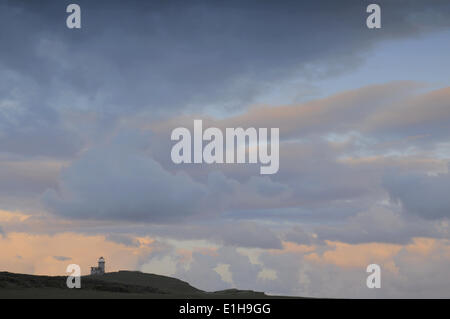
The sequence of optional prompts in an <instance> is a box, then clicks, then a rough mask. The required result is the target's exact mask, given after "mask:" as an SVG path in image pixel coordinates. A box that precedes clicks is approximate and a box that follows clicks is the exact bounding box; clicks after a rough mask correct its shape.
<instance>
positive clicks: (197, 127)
mask: <svg viewBox="0 0 450 319" xmlns="http://www.w3.org/2000/svg"><path fill="white" fill-rule="evenodd" d="M171 139H172V141H178V143H176V144H175V145H174V146H173V147H172V152H171V157H172V161H173V162H174V163H175V164H181V163H197V164H200V163H206V164H213V163H218V164H223V163H227V164H232V163H247V157H248V163H258V162H259V163H261V164H262V165H261V167H260V173H261V174H275V173H276V172H278V169H279V152H280V151H279V147H280V146H279V129H278V128H271V129H270V142H269V136H268V129H267V128H260V129H258V130H257V129H255V128H253V127H250V128H248V129H246V130H244V129H243V128H226V129H225V145H224V135H223V133H222V131H221V130H220V129H219V128H217V127H210V128H207V129H206V130H205V131H203V122H202V120H194V136H193V144H194V145H193V146H194V148H193V150H192V137H191V132H190V131H189V130H188V129H187V128H185V127H178V128H176V129H174V130H173V131H172V135H171ZM203 142H208V143H207V144H206V145H203V144H204V143H203ZM203 146H204V147H203ZM224 146H225V148H224ZM269 147H270V152H269ZM192 153H193V160H192Z"/></svg>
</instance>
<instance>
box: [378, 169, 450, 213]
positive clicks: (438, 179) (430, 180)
mask: <svg viewBox="0 0 450 319" xmlns="http://www.w3.org/2000/svg"><path fill="white" fill-rule="evenodd" d="M383 186H384V187H385V188H386V190H387V191H388V192H389V195H390V197H391V199H392V200H393V201H395V202H397V203H399V204H401V205H402V208H403V210H404V212H405V213H407V214H413V215H417V216H420V217H422V218H425V219H441V218H449V217H450V197H449V196H448V190H449V189H450V173H441V174H437V175H426V174H395V173H394V172H392V174H389V175H386V176H385V178H384V181H383Z"/></svg>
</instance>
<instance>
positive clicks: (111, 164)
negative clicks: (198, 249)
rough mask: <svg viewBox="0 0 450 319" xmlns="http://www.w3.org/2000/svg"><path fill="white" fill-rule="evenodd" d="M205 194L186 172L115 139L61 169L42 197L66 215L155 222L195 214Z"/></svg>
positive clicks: (49, 205)
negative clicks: (168, 167)
mask: <svg viewBox="0 0 450 319" xmlns="http://www.w3.org/2000/svg"><path fill="white" fill-rule="evenodd" d="M206 193H207V190H206V188H205V187H204V186H203V185H202V184H199V183H197V182H195V181H193V180H192V179H191V178H190V177H189V176H187V175H185V174H181V173H180V174H172V173H170V172H168V171H166V170H164V169H163V168H162V167H161V166H160V165H159V164H158V163H157V162H155V161H154V160H152V159H151V158H148V157H146V156H143V155H142V154H139V152H136V151H135V149H133V146H132V145H129V144H126V145H123V144H120V143H118V144H113V145H111V146H109V147H103V148H96V149H93V150H90V151H88V152H87V153H86V154H84V156H83V157H82V158H81V159H80V160H79V161H76V162H75V163H73V164H72V165H71V166H70V167H69V168H67V169H65V170H63V172H62V177H61V183H60V185H59V188H58V190H57V191H56V190H54V189H50V190H48V191H47V192H46V193H45V194H44V202H45V203H46V204H47V206H48V208H49V209H50V210H51V211H53V212H55V213H56V214H58V215H61V216H64V217H68V218H74V219H99V220H102V219H103V220H111V219H112V220H129V221H138V220H147V221H153V222H160V221H171V220H172V221H173V220H180V219H184V218H186V217H187V216H190V215H193V214H195V213H198V212H199V208H200V207H204V206H203V203H202V200H205V199H206V197H205V195H206Z"/></svg>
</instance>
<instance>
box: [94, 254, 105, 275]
mask: <svg viewBox="0 0 450 319" xmlns="http://www.w3.org/2000/svg"><path fill="white" fill-rule="evenodd" d="M104 273H105V258H103V257H100V258H99V259H98V267H91V275H103V274H104Z"/></svg>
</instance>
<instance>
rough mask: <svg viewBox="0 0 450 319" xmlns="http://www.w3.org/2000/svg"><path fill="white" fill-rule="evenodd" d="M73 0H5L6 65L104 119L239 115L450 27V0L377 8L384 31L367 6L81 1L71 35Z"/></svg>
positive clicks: (55, 101) (58, 102)
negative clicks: (284, 88)
mask: <svg viewBox="0 0 450 319" xmlns="http://www.w3.org/2000/svg"><path fill="white" fill-rule="evenodd" d="M69 3H70V2H68V1H62V2H58V3H55V2H54V1H40V2H39V3H31V2H26V1H14V2H12V1H4V2H3V3H2V10H1V19H0V21H1V30H2V32H1V33H0V36H1V38H2V40H3V42H4V43H5V44H6V47H8V50H2V53H1V54H0V61H1V63H0V64H1V65H3V66H7V67H8V68H9V69H10V70H12V71H14V72H19V73H20V74H23V73H26V74H27V75H28V76H29V77H30V78H31V79H34V81H35V82H36V83H37V84H38V87H39V89H40V90H45V91H51V93H52V98H51V99H50V100H51V102H49V103H50V104H52V105H53V106H57V107H75V108H77V107H78V108H81V109H83V108H86V107H88V108H90V109H95V110H96V111H98V112H99V113H100V114H101V116H103V117H104V118H108V117H109V116H110V115H112V114H123V113H129V112H132V111H133V110H137V109H151V110H153V111H154V112H158V111H162V112H166V111H167V110H169V109H174V108H176V109H178V108H180V107H182V108H190V107H192V105H195V104H199V105H205V104H208V103H214V104H218V103H219V104H220V103H222V104H224V105H229V106H230V105H231V106H234V107H242V106H243V105H244V104H247V103H249V102H251V101H252V100H253V98H254V96H255V95H257V94H258V93H261V92H262V91H264V90H266V89H267V88H270V87H273V86H274V83H277V82H279V81H282V80H284V79H286V78H289V77H291V76H292V75H293V74H298V73H299V72H302V73H301V74H307V73H313V74H316V75H315V76H317V73H324V71H319V70H328V69H329V70H335V69H336V66H340V67H339V68H338V69H342V70H345V69H346V67H349V66H350V67H351V66H352V65H353V64H354V63H355V62H354V61H357V60H358V55H359V53H361V52H364V51H365V50H367V49H369V48H370V47H371V46H372V44H374V43H376V42H378V41H381V40H383V39H389V38H392V37H399V36H413V35H416V34H418V33H420V32H424V31H428V30H432V29H433V28H437V27H442V26H443V25H445V26H448V24H449V23H448V19H446V14H447V12H449V10H448V3H447V2H446V1H435V2H433V6H429V4H427V3H424V2H423V1H395V2H392V1H382V2H381V5H382V7H383V26H384V28H383V29H382V30H380V31H379V32H370V31H369V30H368V29H367V28H366V26H365V23H364V22H365V17H366V16H367V14H366V12H365V8H366V5H367V4H368V3H369V2H365V1H346V2H340V3H336V2H334V1H320V2H309V3H308V2H299V1H281V2H280V1H267V2H261V1H246V2H242V1H226V2H216V1H213V2H212V1H189V2H186V1H171V2H167V1H152V2H149V3H146V2H143V1H127V2H126V3H125V2H122V1H95V2H92V1H84V0H80V1H78V3H79V4H80V6H81V8H82V19H83V20H82V21H83V22H82V29H81V30H69V29H67V28H66V26H65V18H66V16H67V14H66V13H65V6H66V5H67V4H69ZM424 8H426V9H427V10H426V12H427V14H426V15H425V14H423V13H422V12H423V11H424ZM446 9H447V10H446ZM437 17H439V19H437ZM11 30H14V31H13V32H11ZM317 39H320V41H317ZM316 64H317V65H320V66H321V67H320V68H317V72H316V69H315V68H312V70H313V71H312V72H311V71H309V72H307V71H306V70H305V67H306V66H308V68H309V69H311V65H316ZM330 72H334V71H330ZM325 73H329V72H328V71H325ZM38 80H39V81H38ZM64 98H66V99H69V100H68V101H65V102H63V101H64V100H65V99H64Z"/></svg>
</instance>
